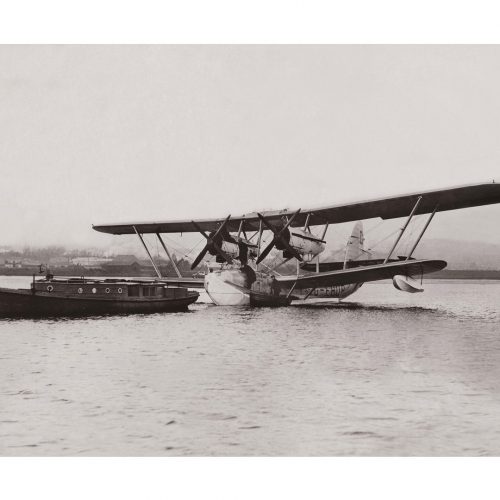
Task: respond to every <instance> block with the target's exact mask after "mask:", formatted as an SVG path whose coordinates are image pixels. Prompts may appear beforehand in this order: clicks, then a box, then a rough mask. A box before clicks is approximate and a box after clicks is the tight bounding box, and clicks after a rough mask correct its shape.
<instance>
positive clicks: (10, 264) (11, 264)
mask: <svg viewBox="0 0 500 500" xmlns="http://www.w3.org/2000/svg"><path fill="white" fill-rule="evenodd" d="M4 266H5V267H9V268H11V269H14V268H18V267H21V261H20V260H17V261H16V260H6V261H5V262H4Z"/></svg>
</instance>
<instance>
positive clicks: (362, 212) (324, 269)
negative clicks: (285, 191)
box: [93, 182, 500, 306]
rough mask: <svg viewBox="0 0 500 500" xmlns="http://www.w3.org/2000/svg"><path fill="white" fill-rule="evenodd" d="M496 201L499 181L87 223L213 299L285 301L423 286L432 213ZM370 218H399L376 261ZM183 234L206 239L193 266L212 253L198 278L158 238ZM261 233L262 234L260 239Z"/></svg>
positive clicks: (441, 264) (440, 263) (439, 265)
mask: <svg viewBox="0 0 500 500" xmlns="http://www.w3.org/2000/svg"><path fill="white" fill-rule="evenodd" d="M499 202H500V184H496V183H495V182H491V183H482V184H473V185H466V186H458V187H450V188H445V189H438V190H433V191H424V192H418V193H411V194H405V195H400V196H393V197H387V198H381V199H373V200H366V201H359V202H355V203H348V204H342V205H331V206H327V207H320V208H311V209H297V210H293V211H292V210H288V209H284V210H277V211H262V212H253V213H249V214H244V215H239V216H231V215H228V216H226V217H224V218H220V219H198V220H189V219H186V220H172V221H168V220H167V221H157V222H156V221H152V222H128V223H115V224H96V225H93V229H94V230H96V231H100V232H103V233H108V234H113V235H125V234H135V235H137V236H138V237H139V239H140V241H141V243H142V245H143V247H144V249H145V251H146V253H147V255H148V257H149V259H150V260H151V263H152V265H153V268H154V270H155V272H156V274H157V276H158V279H159V280H165V281H167V283H169V282H171V283H172V284H175V285H183V286H188V287H196V286H203V287H204V288H205V290H206V292H207V294H208V295H209V296H210V298H211V299H212V301H213V303H214V304H216V305H220V306H288V305H294V304H297V303H307V301H310V300H312V299H318V298H328V299H338V300H342V299H345V298H346V297H348V296H350V295H352V294H353V293H354V292H356V290H358V289H359V288H360V287H361V286H362V285H363V283H366V282H371V281H377V280H387V279H390V280H392V283H393V285H394V287H395V288H396V289H397V290H398V291H401V292H406V293H417V292H422V291H423V288H422V284H421V283H422V279H423V276H424V275H426V274H429V273H433V272H435V271H439V270H441V269H443V268H445V267H446V265H447V263H446V262H445V261H444V260H435V259H415V258H413V254H414V252H415V250H416V248H417V246H418V244H419V243H420V241H421V239H422V237H423V236H424V233H425V232H426V230H427V228H428V227H429V224H430V223H431V221H432V219H433V218H434V216H435V215H436V213H438V212H444V211H449V210H458V209H463V208H469V207H476V206H482V205H490V204H495V203H499ZM417 215H428V217H427V219H426V222H425V224H424V226H423V227H422V229H421V231H420V232H419V234H418V235H417V237H416V238H415V240H414V241H413V244H412V246H411V248H410V249H409V251H408V252H407V253H406V254H405V255H398V256H397V257H396V258H393V255H394V252H395V250H396V247H397V246H398V244H399V243H400V241H401V238H402V237H403V235H404V234H405V232H406V230H407V228H408V226H409V225H410V222H411V221H412V218H413V217H415V216H417ZM376 218H379V219H382V220H388V219H396V218H401V219H405V220H404V223H403V225H402V226H401V228H400V229H399V230H398V232H397V235H396V238H395V240H394V242H393V244H392V245H391V249H390V250H389V251H388V252H387V254H386V255H385V256H384V258H382V259H380V258H378V259H373V258H370V257H371V256H370V254H368V253H364V248H363V244H364V235H363V224H362V221H363V220H367V219H376ZM345 222H355V225H354V230H353V232H352V234H351V237H350V238H349V240H348V243H347V245H346V248H345V253H344V257H343V259H341V260H338V261H330V262H320V258H319V257H320V255H321V254H322V253H323V252H324V251H325V248H326V243H327V242H326V239H325V238H326V235H327V231H328V228H329V226H331V225H333V224H340V223H345ZM189 232H199V233H200V234H201V235H203V239H204V241H205V245H204V247H203V249H202V250H201V252H200V253H199V254H198V256H197V257H196V258H195V259H194V261H193V262H192V266H191V269H192V270H194V269H196V268H197V267H198V266H199V265H200V264H201V263H202V262H203V261H204V259H205V258H206V257H207V254H208V255H209V256H212V257H215V259H214V260H212V261H208V262H206V263H205V274H204V278H203V280H196V279H192V278H191V279H190V278H188V277H183V276H182V275H181V273H180V272H179V269H178V268H177V266H176V263H175V259H173V258H172V254H171V252H170V250H169V248H168V247H167V245H166V244H165V242H164V240H163V238H162V236H161V235H162V234H164V233H165V234H167V233H177V234H184V233H189ZM144 234H155V235H156V236H157V238H158V241H159V242H160V244H161V246H162V247H163V249H164V250H165V252H166V255H167V257H168V258H169V259H170V261H171V262H172V264H173V266H174V268H175V270H176V274H177V278H175V279H172V278H164V277H163V276H162V275H161V273H160V270H159V268H158V266H157V265H156V264H155V262H154V259H153V258H152V255H151V252H150V251H149V249H148V247H147V245H146V243H145V241H144V238H143V235H144ZM264 234H265V235H266V236H267V242H266V244H265V245H264V244H263V242H264V238H263V235H264ZM272 251H274V252H278V253H280V255H281V257H282V260H281V262H280V263H279V264H278V265H276V266H274V267H270V266H269V265H267V264H266V262H265V259H266V257H268V255H269V254H270V253H271V252H272ZM360 255H361V256H362V257H363V258H360ZM288 261H295V262H296V267H295V268H294V272H293V273H289V274H287V275H281V274H279V272H278V271H277V269H278V267H280V266H281V265H283V264H284V263H286V262H288Z"/></svg>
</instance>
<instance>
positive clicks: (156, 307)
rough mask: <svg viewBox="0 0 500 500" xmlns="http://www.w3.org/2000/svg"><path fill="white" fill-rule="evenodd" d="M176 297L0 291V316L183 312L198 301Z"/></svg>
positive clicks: (190, 294) (185, 295) (191, 296)
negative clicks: (63, 295)
mask: <svg viewBox="0 0 500 500" xmlns="http://www.w3.org/2000/svg"><path fill="white" fill-rule="evenodd" d="M182 295H183V296H179V297H175V296H174V297H168V298H164V297H163V298H162V297H159V298H157V299H156V298H154V299H150V298H148V299H144V298H134V297H127V298H123V299H120V300H116V299H115V298H110V299H103V298H100V297H99V298H98V297H96V298H86V297H82V298H80V297H60V296H55V295H49V294H45V295H44V294H38V293H36V294H34V293H33V292H32V291H31V290H13V289H8V288H0V316H1V317H27V316H84V315H103V314H137V313H155V312H170V311H185V310H187V308H188V306H189V305H190V304H192V303H194V302H195V301H196V300H197V299H198V296H199V294H198V292H191V291H186V292H185V293H183V294H182Z"/></svg>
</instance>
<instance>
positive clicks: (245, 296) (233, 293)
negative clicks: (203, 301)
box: [205, 269, 250, 306]
mask: <svg viewBox="0 0 500 500" xmlns="http://www.w3.org/2000/svg"><path fill="white" fill-rule="evenodd" d="M232 284H234V285H236V286H233V285H232ZM238 287H242V288H247V287H248V283H247V277H246V275H245V274H244V273H243V272H242V271H240V270H239V269H224V270H220V271H212V272H209V273H208V274H206V275H205V290H206V292H207V294H208V296H209V297H210V298H211V299H212V301H213V303H214V304H215V305H217V306H249V305H250V294H249V293H245V292H244V291H242V290H240V289H239V288H238Z"/></svg>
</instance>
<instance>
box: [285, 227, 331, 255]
mask: <svg viewBox="0 0 500 500" xmlns="http://www.w3.org/2000/svg"><path fill="white" fill-rule="evenodd" d="M289 243H290V246H292V247H293V248H295V250H297V252H299V253H300V255H302V257H303V258H304V260H305V261H308V260H312V259H313V258H314V257H316V255H319V254H320V253H321V252H323V251H324V250H325V244H324V243H323V242H322V241H321V240H319V239H317V238H315V237H314V236H313V235H312V234H311V233H308V232H306V231H303V230H302V229H295V228H294V229H292V230H291V232H290V239H289ZM283 256H284V257H288V255H286V250H285V251H284V252H283Z"/></svg>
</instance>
